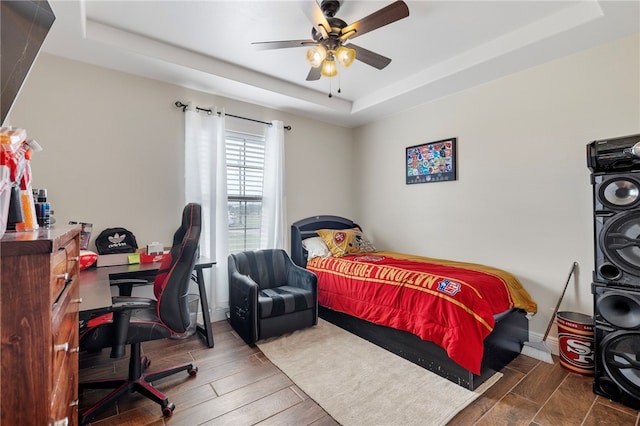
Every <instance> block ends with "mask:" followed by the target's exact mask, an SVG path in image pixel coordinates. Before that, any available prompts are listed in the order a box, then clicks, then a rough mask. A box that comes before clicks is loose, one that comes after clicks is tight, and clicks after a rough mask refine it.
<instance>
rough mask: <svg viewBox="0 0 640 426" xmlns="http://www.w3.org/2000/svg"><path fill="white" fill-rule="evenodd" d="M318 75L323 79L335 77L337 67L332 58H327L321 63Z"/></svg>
mask: <svg viewBox="0 0 640 426" xmlns="http://www.w3.org/2000/svg"><path fill="white" fill-rule="evenodd" d="M320 75H322V76H324V77H335V76H336V75H338V67H337V66H336V61H334V60H333V58H331V57H330V58H327V59H325V60H324V61H323V62H322V68H321V69H320Z"/></svg>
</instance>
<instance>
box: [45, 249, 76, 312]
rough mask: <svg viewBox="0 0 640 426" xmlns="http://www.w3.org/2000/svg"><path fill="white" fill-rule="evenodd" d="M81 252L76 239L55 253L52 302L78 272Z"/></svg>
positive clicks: (52, 266)
mask: <svg viewBox="0 0 640 426" xmlns="http://www.w3.org/2000/svg"><path fill="white" fill-rule="evenodd" d="M78 263H79V252H78V246H77V242H76V240H75V239H72V240H69V241H68V242H67V244H65V245H64V246H63V247H61V248H60V249H59V250H57V251H56V252H55V253H53V260H52V265H51V303H52V304H53V303H54V302H55V301H56V300H57V299H58V298H59V297H60V293H61V292H62V290H63V289H64V286H65V284H66V283H67V282H68V281H69V280H70V279H71V278H72V276H73V275H77V274H78Z"/></svg>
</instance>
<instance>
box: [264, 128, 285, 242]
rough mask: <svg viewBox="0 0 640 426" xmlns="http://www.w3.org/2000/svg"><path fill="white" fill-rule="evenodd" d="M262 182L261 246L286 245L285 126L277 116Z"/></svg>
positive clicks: (267, 144) (267, 145)
mask: <svg viewBox="0 0 640 426" xmlns="http://www.w3.org/2000/svg"><path fill="white" fill-rule="evenodd" d="M264 157H265V159H264V178H263V184H262V224H261V227H260V229H261V241H260V247H262V248H281V249H284V248H285V247H284V237H285V224H286V218H285V202H286V198H285V188H284V126H283V124H282V121H278V120H274V121H272V122H271V126H269V127H268V129H267V137H266V140H265V152H264Z"/></svg>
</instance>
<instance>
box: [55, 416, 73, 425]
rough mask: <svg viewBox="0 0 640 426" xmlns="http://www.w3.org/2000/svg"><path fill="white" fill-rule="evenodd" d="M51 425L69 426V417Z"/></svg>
mask: <svg viewBox="0 0 640 426" xmlns="http://www.w3.org/2000/svg"><path fill="white" fill-rule="evenodd" d="M51 426H69V418H68V417H65V418H64V419H60V420H56V421H54V422H53V423H52V424H51Z"/></svg>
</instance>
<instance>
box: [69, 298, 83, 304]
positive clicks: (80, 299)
mask: <svg viewBox="0 0 640 426" xmlns="http://www.w3.org/2000/svg"><path fill="white" fill-rule="evenodd" d="M71 303H82V297H80V298H78V299H71Z"/></svg>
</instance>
